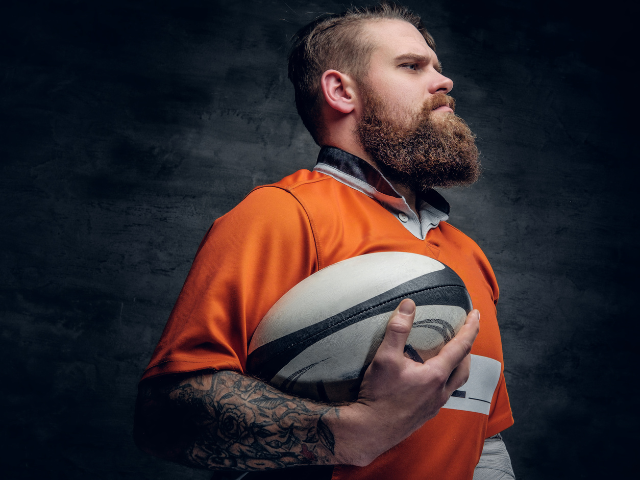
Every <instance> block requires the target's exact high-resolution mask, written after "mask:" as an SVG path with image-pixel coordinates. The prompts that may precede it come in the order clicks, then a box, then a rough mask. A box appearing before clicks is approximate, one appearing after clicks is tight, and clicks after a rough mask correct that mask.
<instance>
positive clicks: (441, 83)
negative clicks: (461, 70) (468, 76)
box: [429, 72, 453, 94]
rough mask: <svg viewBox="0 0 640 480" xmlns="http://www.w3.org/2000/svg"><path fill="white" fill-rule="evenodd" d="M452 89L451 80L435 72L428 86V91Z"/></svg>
mask: <svg viewBox="0 0 640 480" xmlns="http://www.w3.org/2000/svg"><path fill="white" fill-rule="evenodd" d="M452 89H453V80H451V79H450V78H449V77H445V76H444V75H442V74H441V73H438V72H436V77H435V78H434V79H433V81H432V83H431V85H430V86H429V93H431V94H434V93H445V94H446V93H449V92H450V91H451V90H452Z"/></svg>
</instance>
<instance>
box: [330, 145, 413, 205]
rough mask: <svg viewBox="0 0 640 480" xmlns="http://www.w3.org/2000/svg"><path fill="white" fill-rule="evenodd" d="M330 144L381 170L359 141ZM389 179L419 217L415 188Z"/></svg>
mask: <svg viewBox="0 0 640 480" xmlns="http://www.w3.org/2000/svg"><path fill="white" fill-rule="evenodd" d="M328 146H332V147H336V148H339V149H340V150H344V151H345V152H348V153H350V154H351V155H355V156H356V157H360V158H361V159H362V160H364V161H365V162H367V163H368V164H369V165H371V166H372V167H373V168H375V169H376V170H378V171H380V169H379V168H378V166H377V165H376V162H375V161H374V160H373V159H372V158H371V156H370V155H369V154H368V153H367V152H365V150H364V149H363V148H362V146H361V145H360V144H359V143H351V144H349V145H348V146H346V145H345V146H340V145H328ZM387 181H388V182H389V183H390V184H391V185H392V186H393V188H394V189H395V191H396V192H398V193H399V194H400V195H402V196H403V197H404V199H405V201H406V202H407V204H408V205H409V208H410V209H411V210H413V211H414V212H415V214H416V215H418V217H419V216H420V214H419V213H418V208H417V207H418V206H417V203H416V200H417V196H416V194H415V192H414V191H413V190H411V189H410V188H409V187H407V186H405V185H401V184H399V183H397V182H393V181H391V180H389V179H387Z"/></svg>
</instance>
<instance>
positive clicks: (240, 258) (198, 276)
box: [142, 186, 318, 379]
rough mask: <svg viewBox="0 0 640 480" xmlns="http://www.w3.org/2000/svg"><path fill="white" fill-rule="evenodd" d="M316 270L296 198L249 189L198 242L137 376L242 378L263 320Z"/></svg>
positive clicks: (279, 191)
mask: <svg viewBox="0 0 640 480" xmlns="http://www.w3.org/2000/svg"><path fill="white" fill-rule="evenodd" d="M317 265H318V261H317V252H316V246H315V240H314V235H313V230H312V228H311V224H310V222H309V218H308V216H307V213H306V211H305V210H304V208H303V207H302V205H301V204H300V203H299V202H298V200H297V199H296V198H295V197H294V196H293V195H292V194H291V193H290V192H289V191H287V190H284V189H282V188H279V187H274V186H265V187H259V188H257V189H255V190H253V191H252V192H251V193H250V194H249V195H248V196H247V197H246V198H245V199H244V200H243V201H242V202H241V203H240V204H239V205H238V206H237V207H236V208H234V209H233V210H231V211H230V212H229V213H228V214H226V215H224V216H223V217H221V218H219V219H217V220H216V221H215V222H214V224H213V226H212V227H211V229H210V230H209V232H208V233H207V235H206V236H205V238H204V239H203V241H202V243H201V244H200V247H199V249H198V252H197V254H196V257H195V260H194V262H193V265H192V266H191V270H190V272H189V275H188V276H187V279H186V281H185V284H184V286H183V288H182V291H181V292H180V296H179V297H178V300H177V302H176V304H175V306H174V308H173V311H172V312H171V315H170V317H169V320H168V322H167V324H166V327H165V329H164V331H163V333H162V336H161V338H160V341H159V343H158V346H157V347H156V349H155V351H154V353H153V356H152V358H151V362H150V363H149V366H148V367H147V369H146V370H145V372H144V375H143V377H142V378H143V379H147V378H151V377H154V376H158V375H164V374H169V373H179V372H190V371H197V370H205V369H216V370H235V371H238V372H243V371H244V367H245V364H246V359H247V349H248V344H249V341H250V339H251V335H252V334H253V332H254V331H255V329H256V327H257V325H258V323H259V322H260V320H261V319H262V317H263V316H264V315H265V314H266V313H267V311H268V310H269V308H271V306H272V305H273V304H274V303H275V302H276V301H277V300H278V299H279V298H280V297H281V296H282V295H284V294H285V293H286V292H287V291H288V290H289V289H290V288H292V287H293V286H294V285H296V284H297V283H299V282H300V281H301V280H303V279H304V278H306V277H308V276H309V275H311V274H312V273H314V272H315V271H316V270H317Z"/></svg>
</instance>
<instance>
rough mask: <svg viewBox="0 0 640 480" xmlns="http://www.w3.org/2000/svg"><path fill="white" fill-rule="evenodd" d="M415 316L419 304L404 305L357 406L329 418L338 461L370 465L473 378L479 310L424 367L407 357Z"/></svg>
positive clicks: (393, 319)
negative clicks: (472, 364) (470, 354)
mask: <svg viewBox="0 0 640 480" xmlns="http://www.w3.org/2000/svg"><path fill="white" fill-rule="evenodd" d="M414 317H415V304H414V302H413V301H412V300H409V299H405V300H403V301H402V302H400V305H399V306H398V308H397V309H396V310H395V311H394V312H393V314H392V315H391V318H390V319H389V323H388V324H387V329H386V332H385V337H384V340H383V341H382V343H381V345H380V347H379V348H378V351H377V352H376V355H375V357H374V358H373V361H372V362H371V365H370V366H369V368H368V369H367V371H366V373H365V376H364V380H363V382H362V385H361V387H360V394H359V397H358V400H357V402H356V403H353V404H350V405H347V406H344V407H341V408H340V409H339V412H338V414H339V418H331V419H329V418H326V420H325V422H326V423H327V425H328V426H329V428H331V430H332V432H333V433H334V436H335V441H336V451H335V455H336V457H337V459H338V460H339V462H338V463H344V464H351V465H358V466H365V465H368V464H369V463H371V462H372V461H373V460H374V459H375V458H376V457H378V456H379V455H380V454H382V453H384V452H385V451H387V450H388V449H390V448H392V447H394V446H395V445H397V444H398V443H400V442H401V441H402V440H404V439H405V438H407V437H408V436H409V435H411V434H412V433H413V432H414V431H416V430H417V429H418V428H420V427H421V426H422V425H423V424H424V423H425V422H426V421H427V420H429V419H431V418H433V417H434V416H435V415H436V414H437V413H438V411H439V410H440V408H441V407H442V406H443V405H444V404H445V403H446V402H447V400H448V399H449V397H450V396H451V394H452V393H453V391H454V390H457V389H458V388H460V387H461V386H462V385H464V384H465V383H466V381H467V379H468V378H469V368H470V356H469V353H470V352H471V346H472V345H473V342H474V340H475V338H476V336H477V335H478V331H479V327H480V324H479V321H480V312H478V311H477V310H473V311H472V312H471V313H469V315H468V316H467V319H466V322H465V324H464V326H463V327H462V329H461V330H460V332H458V334H457V335H456V336H455V337H454V338H453V339H452V340H451V341H450V342H449V343H448V344H447V345H445V346H444V347H443V348H442V350H440V353H438V355H436V356H435V357H433V358H430V359H429V360H427V361H426V362H424V363H423V364H420V363H418V362H415V361H413V360H411V359H409V358H407V357H406V356H405V355H404V347H405V345H406V342H407V338H408V337H409V333H410V331H411V327H412V324H413V319H414Z"/></svg>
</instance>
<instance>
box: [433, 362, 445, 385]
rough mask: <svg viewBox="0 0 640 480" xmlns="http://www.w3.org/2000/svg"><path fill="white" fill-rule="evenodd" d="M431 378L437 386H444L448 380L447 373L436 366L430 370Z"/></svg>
mask: <svg viewBox="0 0 640 480" xmlns="http://www.w3.org/2000/svg"><path fill="white" fill-rule="evenodd" d="M431 376H432V378H433V380H434V382H436V383H437V384H440V385H444V384H445V383H447V380H448V378H449V373H448V372H446V371H445V370H444V369H443V368H442V367H440V366H436V367H434V368H433V369H432V370H431Z"/></svg>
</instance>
